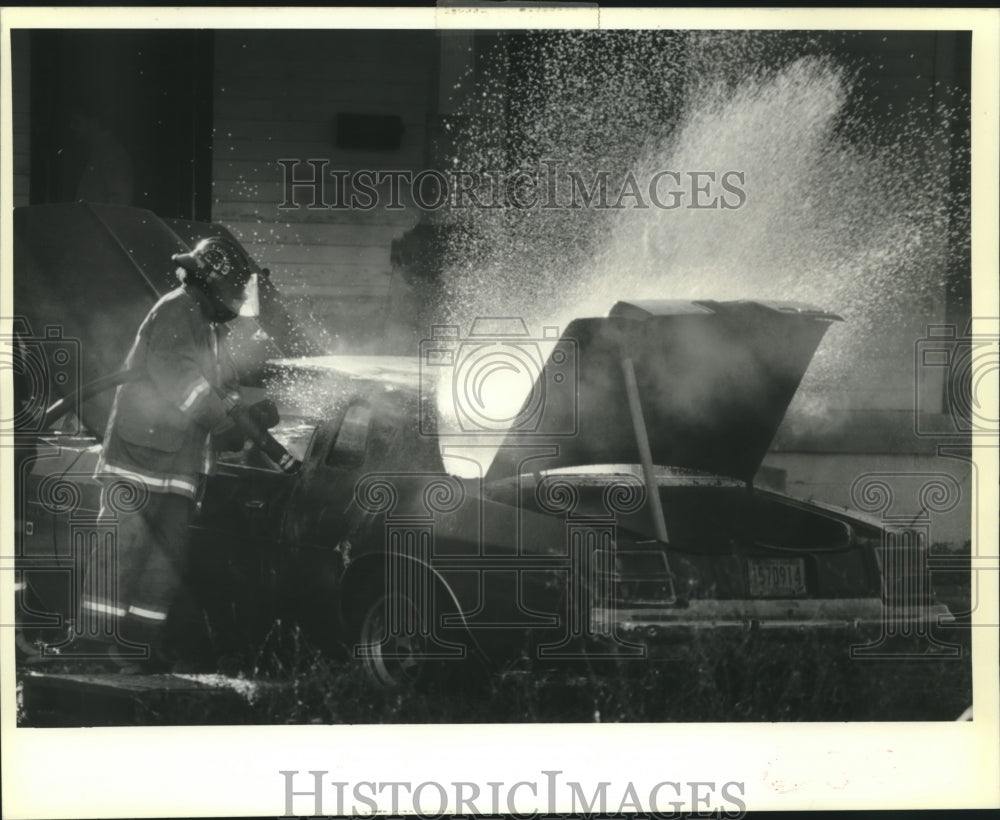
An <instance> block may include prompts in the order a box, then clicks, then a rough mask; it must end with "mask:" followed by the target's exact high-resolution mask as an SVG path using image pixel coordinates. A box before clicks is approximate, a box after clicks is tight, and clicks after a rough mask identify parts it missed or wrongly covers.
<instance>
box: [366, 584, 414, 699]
mask: <svg viewBox="0 0 1000 820" xmlns="http://www.w3.org/2000/svg"><path fill="white" fill-rule="evenodd" d="M420 617H421V613H420V612H419V610H418V609H417V607H416V605H415V604H414V603H413V601H412V600H410V598H408V597H406V596H401V595H394V596H389V595H380V596H379V597H378V598H377V599H376V600H375V601H374V603H372V605H371V606H370V607H369V608H368V610H367V612H366V613H365V616H364V618H363V620H362V621H361V628H360V631H359V635H358V646H357V649H356V652H357V653H358V654H360V657H361V662H362V665H363V666H364V669H365V671H366V672H367V673H368V675H369V676H370V677H371V678H372V679H373V680H374V681H375V682H376V683H378V684H379V685H380V686H383V687H385V688H387V689H403V688H422V687H424V686H426V685H427V684H428V683H430V681H431V679H432V677H433V667H432V664H433V658H430V657H428V648H429V642H428V640H427V637H426V635H424V634H423V633H422V631H421V630H420V628H419V626H420Z"/></svg>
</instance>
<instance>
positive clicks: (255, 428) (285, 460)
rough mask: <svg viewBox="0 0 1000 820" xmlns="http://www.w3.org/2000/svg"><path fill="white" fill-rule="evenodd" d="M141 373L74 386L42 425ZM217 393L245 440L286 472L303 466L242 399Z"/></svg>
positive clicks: (114, 375)
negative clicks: (254, 416)
mask: <svg viewBox="0 0 1000 820" xmlns="http://www.w3.org/2000/svg"><path fill="white" fill-rule="evenodd" d="M138 375H139V374H138V373H137V372H135V371H132V370H119V371H118V372H117V373H112V374H110V375H108V376H103V377H102V378H99V379H95V380H94V381H92V382H89V383H88V384H86V385H84V386H83V387H81V388H80V389H79V390H74V391H73V392H72V393H68V394H67V395H65V396H63V397H62V398H61V399H59V400H58V401H57V402H55V403H54V404H52V405H50V406H49V407H48V408H47V409H46V411H45V416H44V417H43V420H42V424H41V427H40V429H42V430H45V429H47V428H48V427H49V425H51V424H52V423H53V422H54V421H55V420H56V419H58V418H59V417H60V416H62V415H64V414H65V413H67V412H68V411H69V410H70V409H71V408H73V407H75V406H76V405H77V403H78V402H83V401H86V400H87V399H89V398H91V397H92V396H95V395H97V394H98V393H102V392H103V391H105V390H109V389H110V388H112V387H117V386H119V385H122V384H124V383H125V382H128V381H131V380H132V379H134V378H136V377H137V376H138ZM213 389H214V390H215V393H216V395H217V396H218V397H219V398H220V399H222V400H223V402H225V403H226V406H227V407H228V408H229V417H230V418H231V419H232V420H233V422H234V424H235V425H236V428H237V429H238V430H239V431H240V433H241V434H243V435H244V436H245V440H248V441H251V442H252V443H253V444H254V446H256V447H257V449H259V450H260V451H261V452H262V453H263V454H264V455H265V456H267V457H268V458H269V459H271V461H273V462H274V463H275V464H276V465H278V468H279V469H280V470H281V471H282V472H285V473H294V472H295V471H296V470H298V469H299V467H300V466H301V463H300V462H299V461H298V459H296V458H295V457H294V456H293V455H292V454H291V453H289V452H288V450H286V449H285V448H284V447H283V446H282V445H281V443H280V442H279V441H278V440H277V439H276V438H275V437H274V436H272V435H271V433H270V431H269V430H268V429H267V427H265V426H264V425H262V424H258V423H257V422H256V421H255V420H254V418H253V417H252V416H251V414H250V411H249V408H247V407H246V406H245V405H243V404H240V403H233V402H232V400H231V399H229V398H228V397H227V396H226V394H225V392H224V391H222V390H221V389H220V388H218V387H215V388H213Z"/></svg>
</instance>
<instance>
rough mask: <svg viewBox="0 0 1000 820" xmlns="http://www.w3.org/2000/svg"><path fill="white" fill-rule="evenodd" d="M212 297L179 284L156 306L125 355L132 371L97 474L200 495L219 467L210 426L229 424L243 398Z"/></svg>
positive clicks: (113, 414) (115, 408)
mask: <svg viewBox="0 0 1000 820" xmlns="http://www.w3.org/2000/svg"><path fill="white" fill-rule="evenodd" d="M209 311H210V307H209V304H208V300H207V297H205V296H204V294H202V293H201V292H200V291H199V290H197V289H195V288H187V287H179V288H177V289H175V290H173V291H171V292H170V293H168V294H166V295H165V296H164V297H163V298H161V299H160V301H159V302H157V303H156V305H154V307H153V308H152V310H150V312H149V314H148V315H147V316H146V318H145V320H144V321H143V323H142V325H141V326H140V327H139V331H138V333H137V335H136V339H135V342H134V343H133V345H132V349H131V351H130V352H129V354H128V358H127V359H126V361H125V367H126V368H127V369H128V370H129V371H131V372H132V373H133V377H132V378H131V379H130V380H129V381H127V382H126V383H125V384H123V385H121V386H120V387H119V388H118V391H117V393H116V395H115V400H114V404H113V406H112V409H111V416H110V418H109V419H108V428H107V432H106V434H105V437H104V447H103V450H102V453H101V458H100V459H99V460H98V464H97V469H96V473H95V475H96V477H97V478H98V479H105V480H107V479H109V478H110V477H111V476H109V474H111V475H121V476H127V477H130V478H132V479H135V480H139V481H142V482H143V483H144V484H145V485H146V486H147V487H148V488H149V489H150V490H152V491H154V492H167V493H178V494H180V495H184V496H187V497H189V498H196V496H197V493H198V485H199V476H200V475H204V474H208V473H209V472H210V471H211V469H212V466H213V462H214V454H213V447H212V431H213V430H219V431H222V430H224V429H226V428H227V426H228V424H229V422H230V420H229V417H228V410H229V408H230V406H231V404H228V403H227V401H226V400H224V399H223V398H222V397H220V395H219V394H218V392H217V390H218V389H221V390H222V391H223V393H224V394H225V395H226V396H227V397H228V399H229V400H230V401H235V400H237V399H238V397H239V392H238V382H237V376H236V369H235V366H234V365H233V361H232V358H231V357H230V356H229V355H228V353H227V352H226V350H225V344H224V334H225V330H224V328H223V327H221V326H218V325H216V324H215V323H213V322H212V321H211V320H210V319H209V318H208V317H209V315H210V312H209Z"/></svg>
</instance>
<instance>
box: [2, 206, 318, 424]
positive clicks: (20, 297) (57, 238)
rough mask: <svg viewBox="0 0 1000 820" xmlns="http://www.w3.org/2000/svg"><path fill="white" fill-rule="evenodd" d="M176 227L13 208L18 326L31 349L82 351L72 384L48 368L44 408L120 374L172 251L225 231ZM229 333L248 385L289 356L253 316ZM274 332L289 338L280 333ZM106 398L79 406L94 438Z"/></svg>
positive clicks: (94, 210) (103, 419)
mask: <svg viewBox="0 0 1000 820" xmlns="http://www.w3.org/2000/svg"><path fill="white" fill-rule="evenodd" d="M177 225H178V227H180V226H184V227H185V228H186V229H187V230H186V232H185V233H184V235H183V236H182V235H179V234H178V232H177V231H176V230H174V229H173V228H172V227H171V226H170V225H168V224H167V223H166V222H165V221H164V220H162V219H160V218H159V217H158V216H156V215H155V214H153V213H152V212H151V211H146V210H142V209H139V208H127V207H120V206H113V205H94V204H88V203H66V204H53V205H35V206H30V207H24V208H18V209H16V210H15V212H14V312H15V314H16V315H17V316H18V317H21V318H23V319H24V320H25V322H26V324H25V323H24V322H21V323H20V325H21V327H22V328H23V327H27V328H28V329H29V330H30V334H29V340H34V341H33V342H31V344H33V345H34V348H36V349H38V350H39V351H40V352H41V353H42V354H43V355H46V356H47V355H48V354H49V352H51V351H53V350H55V348H56V347H57V346H56V345H55V344H53V343H52V342H51V340H52V339H53V338H57V337H61V338H62V339H64V340H70V341H71V342H72V345H71V347H70V348H69V349H71V350H73V351H78V353H79V356H78V360H75V361H74V362H72V363H71V366H70V368H69V369H70V370H71V371H72V372H71V373H70V377H69V378H65V373H64V371H66V370H67V367H65V366H62V367H61V366H60V365H59V363H58V362H49V363H47V364H48V366H47V368H46V369H47V370H48V373H49V374H50V375H51V376H52V378H50V379H48V384H46V385H45V386H44V390H45V391H46V392H47V396H46V403H51V402H54V401H55V400H56V399H58V398H60V397H62V396H64V395H65V394H66V393H69V392H71V391H72V390H73V389H75V388H77V387H79V386H82V385H84V384H86V383H88V382H91V381H93V380H95V379H97V378H99V377H102V376H106V375H107V374H109V373H113V372H115V371H117V370H120V369H121V367H122V366H123V365H124V362H125V357H126V356H127V355H128V351H129V349H130V348H131V346H132V342H133V340H134V339H135V334H136V331H137V330H138V328H139V325H140V324H141V322H142V320H143V318H144V317H145V316H146V313H147V312H148V311H149V309H150V308H151V307H152V306H153V305H154V304H155V303H156V301H157V300H158V299H159V298H160V297H161V296H162V295H163V294H165V293H167V292H168V291H170V290H172V289H173V288H176V287H177V286H178V284H179V283H178V281H177V279H176V277H175V276H174V272H173V268H174V266H173V264H172V263H171V261H170V257H171V255H173V254H175V253H178V252H181V251H187V250H190V242H191V241H192V240H194V239H197V238H200V237H201V236H206V235H208V234H209V233H219V232H222V231H224V229H221V228H219V227H218V226H211V225H207V224H204V223H177ZM268 285H269V289H268V290H267V293H266V295H265V294H262V299H261V301H262V302H265V301H267V302H269V303H270V304H271V305H273V304H275V303H276V301H277V294H276V293H272V291H273V290H274V288H273V285H270V283H268ZM272 313H273V311H272ZM282 315H283V316H287V314H284V313H283V314H282ZM263 316H264V314H263V313H262V317H263ZM229 327H230V328H231V330H232V335H231V337H230V338H231V341H232V342H234V344H231V345H230V346H231V347H232V348H233V351H234V355H235V358H236V360H237V365H238V366H239V368H240V373H241V378H244V379H246V380H247V381H253V379H254V378H255V373H256V371H257V370H258V369H259V367H260V366H261V365H262V364H263V362H264V361H265V360H266V359H267V358H270V357H274V356H280V355H282V354H283V353H291V352H293V351H291V350H289V351H285V350H282V348H281V347H280V346H279V345H278V344H277V343H276V342H275V340H274V339H273V338H271V335H270V333H269V332H268V333H262V332H260V331H261V330H262V329H264V330H266V329H267V328H266V327H262V323H260V322H258V320H257V319H256V318H253V317H240V318H238V319H237V320H235V321H234V322H232V323H230V325H229ZM278 335H279V336H280V337H281V338H282V339H283V340H287V339H288V334H287V332H285V328H284V327H281V328H280V329H279V332H278ZM294 352H300V353H305V352H310V351H306V350H299V351H294ZM57 377H58V378H57ZM34 389H38V387H37V386H36V387H35V388H34ZM112 400H113V391H106V392H105V393H102V394H98V395H96V396H94V397H92V398H90V399H88V400H87V401H86V402H85V403H84V404H83V405H82V407H81V409H80V415H81V417H82V418H81V420H82V421H83V424H84V425H85V426H86V428H87V429H88V430H90V431H91V432H92V433H94V434H96V435H98V436H100V435H103V433H104V428H105V426H106V424H107V418H108V414H109V413H110V409H111V402H112Z"/></svg>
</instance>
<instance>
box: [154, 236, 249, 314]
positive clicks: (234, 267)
mask: <svg viewBox="0 0 1000 820" xmlns="http://www.w3.org/2000/svg"><path fill="white" fill-rule="evenodd" d="M172 259H173V261H174V263H175V264H177V265H179V266H180V267H182V268H183V269H184V270H185V272H186V276H185V278H184V282H185V284H187V283H190V284H193V285H195V286H196V287H199V288H201V289H202V290H203V291H204V292H205V294H206V295H207V296H208V297H209V299H210V300H211V302H212V305H213V307H214V309H215V315H214V316H213V318H214V319H215V320H216V321H220V322H228V321H230V320H232V319H235V318H236V316H237V315H239V312H240V307H241V306H242V305H243V302H244V300H245V299H246V286H247V283H248V282H249V281H250V277H251V276H252V275H253V263H252V262H251V261H250V257H249V256H247V254H246V251H244V250H243V248H241V247H240V246H239V245H237V244H236V243H235V242H233V241H231V240H230V239H227V238H226V237H223V236H210V237H208V238H206V239H202V240H201V241H200V242H198V244H197V245H195V246H194V249H193V250H191V251H190V252H189V253H177V254H174V256H173V257H172Z"/></svg>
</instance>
